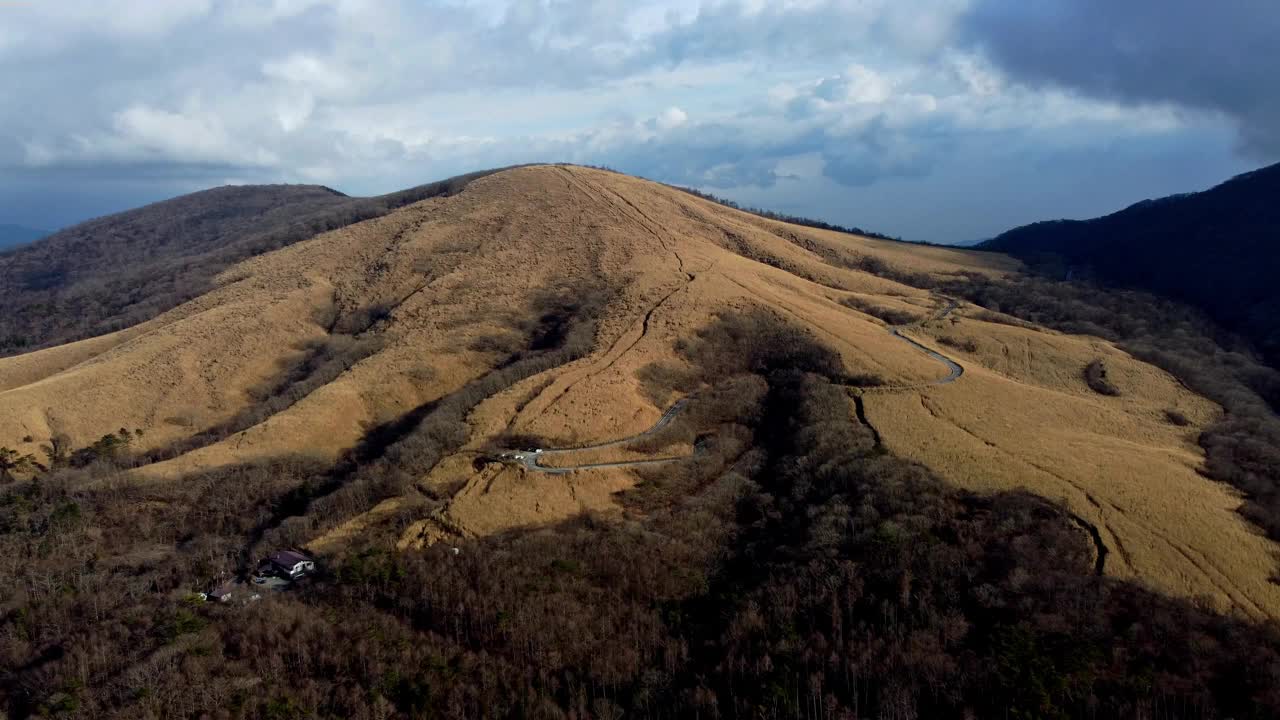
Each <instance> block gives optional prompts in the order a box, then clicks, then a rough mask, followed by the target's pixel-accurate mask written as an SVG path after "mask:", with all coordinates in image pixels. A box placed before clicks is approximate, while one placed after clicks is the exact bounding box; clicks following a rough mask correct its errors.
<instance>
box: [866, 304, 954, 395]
mask: <svg viewBox="0 0 1280 720" xmlns="http://www.w3.org/2000/svg"><path fill="white" fill-rule="evenodd" d="M958 307H960V303H959V302H957V301H956V300H952V299H950V298H948V299H947V306H946V307H944V308H943V309H942V310H941V311H939V312H936V313H934V314H933V315H930V316H929V317H928V318H926V319H924V320H921V321H920V322H914V323H910V324H907V325H890V326H889V333H890V334H892V335H893V336H894V337H896V338H898V339H899V340H901V341H903V342H906V343H910V344H911V345H912V346H914V347H915V348H916V349H918V350H921V351H923V352H924V353H925V354H926V355H928V356H929V357H931V358H933V359H934V360H937V361H938V362H940V363H942V364H943V365H946V366H947V370H948V373H947V376H946V377H944V378H942V379H941V380H933V381H930V382H927V383H923V384H922V385H912V386H911V387H912V388H915V387H926V386H929V385H947V384H949V383H953V382H955V381H956V380H959V379H960V376H961V375H964V367H962V366H961V365H960V363H958V362H956V361H955V360H952V359H951V358H949V357H947V356H946V355H943V354H942V353H940V352H938V351H937V350H934V349H932V348H928V347H925V346H924V345H921V344H920V343H918V342H916V341H915V340H913V339H911V338H909V337H907V336H906V335H903V334H902V331H903V330H909V329H911V328H914V327H920V326H921V325H924V324H925V323H927V322H931V321H933V320H941V319H943V318H945V317H946V316H948V315H950V314H951V312H952V311H953V310H955V309H956V308H958ZM884 389H886V390H906V389H909V388H906V387H900V388H884Z"/></svg>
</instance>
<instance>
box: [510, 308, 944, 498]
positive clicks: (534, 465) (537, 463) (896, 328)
mask: <svg viewBox="0 0 1280 720" xmlns="http://www.w3.org/2000/svg"><path fill="white" fill-rule="evenodd" d="M959 306H960V303H959V302H957V301H956V300H952V299H950V298H947V305H946V307H944V308H943V309H942V310H940V311H938V312H936V313H934V314H932V315H930V316H929V317H928V318H926V319H924V320H921V321H919V322H914V323H910V324H907V325H890V326H889V332H890V334H892V335H893V336H894V337H896V338H898V339H899V340H901V341H903V342H905V343H908V344H910V345H911V346H912V347H915V348H916V349H918V350H920V351H921V352H924V353H925V354H927V355H928V356H929V357H931V358H933V359H935V360H937V361H938V362H940V363H942V364H943V365H946V366H947V370H948V373H947V376H946V377H944V378H941V379H939V380H932V381H930V382H927V383H920V384H917V385H902V386H892V387H888V386H886V387H879V388H866V390H867V391H873V392H901V391H906V390H913V389H916V388H921V387H930V386H933V385H946V384H948V383H953V382H955V381H956V380H959V379H960V376H961V375H964V367H962V366H961V365H960V363H958V362H956V361H955V360H952V359H951V358H949V357H947V356H946V355H943V354H942V353H940V352H938V351H937V350H934V349H932V348H928V347H925V346H924V345H922V344H920V343H919V342H917V341H915V340H913V339H912V338H910V337H907V336H906V335H904V334H903V333H902V331H903V330H909V329H911V328H915V327H919V326H921V325H924V324H925V323H926V322H930V321H933V320H941V319H942V318H945V317H946V316H948V315H950V314H951V312H952V311H953V310H955V309H956V308H957V307H959ZM688 403H689V398H682V399H680V400H678V401H676V403H675V404H674V405H672V406H671V407H669V408H667V411H666V412H664V413H663V414H662V417H660V418H658V422H656V423H654V424H653V427H651V428H649V429H648V430H645V431H644V432H642V433H639V434H638V435H632V436H630V437H625V438H619V439H617V440H608V441H605V442H600V443H595V444H593V445H579V446H578V447H568V448H543V449H542V451H541V452H534V451H532V450H508V451H505V452H503V453H502V457H503V459H504V460H509V461H514V462H516V463H519V464H520V465H523V466H524V468H525V469H526V470H529V471H531V472H542V473H548V474H550V475H564V474H567V473H571V472H573V471H575V470H591V469H597V468H619V467H637V466H643V465H658V464H662V463H669V462H675V461H677V460H686V459H688V458H690V457H692V455H682V456H679V457H664V458H653V459H649V460H626V461H621V462H609V463H588V464H585V465H569V466H563V467H547V466H546V465H543V464H542V462H541V460H542V459H543V458H547V457H551V456H553V455H563V454H566V453H573V452H582V451H584V450H600V449H603V448H611V447H619V446H622V445H626V444H628V443H632V442H635V441H636V440H640V439H643V438H646V437H648V436H650V435H653V434H654V433H656V432H658V431H659V430H661V429H663V428H664V427H666V426H667V425H670V424H671V421H672V420H674V419H675V417H676V415H678V414H680V411H681V410H683V409H684V408H685V406H686V405H687V404H688ZM694 454H696V451H695V453H694Z"/></svg>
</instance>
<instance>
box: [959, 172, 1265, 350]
mask: <svg viewBox="0 0 1280 720" xmlns="http://www.w3.org/2000/svg"><path fill="white" fill-rule="evenodd" d="M979 247H981V248H982V249H986V250H998V251H1000V252H1005V253H1010V254H1012V255H1015V256H1018V257H1020V258H1022V259H1023V260H1026V261H1028V262H1029V263H1031V264H1032V265H1033V266H1035V267H1038V268H1040V269H1042V270H1047V271H1049V272H1051V273H1053V274H1059V275H1061V274H1066V273H1070V274H1071V275H1073V276H1074V277H1091V278H1094V279H1096V280H1098V281H1101V282H1105V283H1109V284H1113V285H1120V286H1125V287H1132V288H1137V289H1142V290H1148V291H1151V292H1155V293H1159V294H1161V295H1165V296H1168V297H1171V298H1174V299H1177V300H1182V301H1184V302H1188V303H1191V304H1193V305H1195V306H1197V307H1199V308H1201V309H1202V310H1204V311H1205V312H1206V313H1208V314H1209V315H1210V316H1211V317H1213V318H1214V319H1215V320H1217V321H1218V322H1219V323H1221V324H1222V325H1224V326H1226V327H1227V328H1229V329H1231V330H1233V331H1235V332H1237V333H1239V334H1241V335H1243V336H1245V337H1246V338H1248V339H1249V340H1251V341H1252V342H1253V343H1255V344H1256V346H1257V347H1258V348H1259V349H1260V350H1261V351H1262V352H1263V354H1264V355H1265V356H1266V358H1267V359H1268V361H1269V362H1270V363H1271V364H1272V365H1280V293H1278V292H1276V278H1277V277H1280V164H1276V165H1271V166H1269V167H1265V168H1262V169H1260V170H1256V171H1254V172H1250V173H1246V174H1243V175H1239V176H1237V177H1234V178H1232V179H1230V180H1228V181H1227V182H1224V183H1222V184H1221V185H1218V186H1217V187H1214V188H1212V189H1210V190H1206V191H1203V192H1197V193H1189V194H1183V195H1173V196H1170V197H1166V198H1160V199H1158V200H1144V201H1142V202H1140V203H1137V204H1135V205H1132V206H1130V207H1128V208H1125V209H1124V210H1121V211H1119V212H1116V213H1113V214H1111V215H1107V216H1106V217H1101V218H1095V219H1093V220H1082V221H1076V220H1056V221H1049V222H1038V223H1034V224H1032V225H1026V226H1023V227H1020V228H1016V229H1014V230H1010V231H1008V232H1006V233H1004V234H1002V235H1000V236H998V237H996V238H994V239H993V240H990V241H987V242H985V243H983V244H982V245H980V246H979Z"/></svg>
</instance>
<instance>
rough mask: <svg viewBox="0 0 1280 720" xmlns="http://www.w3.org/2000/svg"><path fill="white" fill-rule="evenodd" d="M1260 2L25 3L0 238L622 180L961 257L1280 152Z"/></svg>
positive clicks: (0, 22) (1, 39) (7, 32)
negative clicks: (460, 176)
mask: <svg viewBox="0 0 1280 720" xmlns="http://www.w3.org/2000/svg"><path fill="white" fill-rule="evenodd" d="M1278 33H1280V5H1276V4H1274V3H1263V2H1256V1H1252V0H1227V1H1225V2H1221V3H1213V4H1210V3H1203V2H1199V1H1198V0H1160V1H1157V0H1134V1H1133V2H1129V3H1125V4H1123V6H1120V5H1117V4H1115V3H1109V2H1104V1H1103V0H1042V1H1040V2H1035V3H1028V2H1024V1H1015V0H918V1H917V2H912V3H910V4H907V3H900V2H891V1H890V0H865V1H856V0H805V1H800V0H796V1H787V2H770V1H768V0H716V1H704V2H699V3H695V2H673V1H669V0H660V1H658V2H642V3H636V2H621V1H620V0H609V1H607V2H588V1H586V0H556V1H548V0H527V1H520V0H517V1H514V2H508V1H499V0H484V1H482V2H465V3H464V2H425V3H415V2H409V1H408V0H405V1H402V2H398V1H394V0H388V1H382V2H373V1H365V0H274V1H272V2H253V1H250V0H169V1H167V2H164V3H160V2H141V1H137V2H129V3H124V2H93V3H90V2H87V1H85V2H82V1H78V0H77V1H72V0H64V1H61V2H56V3H52V2H51V3H40V2H30V3H8V4H5V5H4V6H3V7H0V74H3V76H4V77H5V80H6V84H5V89H6V92H5V97H6V98H7V100H8V102H5V103H0V127H3V128H4V132H3V133H0V223H14V224H21V225H27V226H33V227H62V226H66V225H69V224H73V223H75V222H78V221H81V220H84V219H87V218H89V217H93V216H97V215H101V214H105V213H109V212H115V211H119V210H123V209H126V208H129V207H134V206H137V205H140V204H143V203H146V202H150V201H153V200H157V199H162V198H165V197H170V196H173V195H177V194H182V193H186V192H191V191H194V190H198V189H203V188H206V187H210V186H214V185H220V184H226V183H266V182H301V183H320V184H325V185H329V186H331V187H334V188H337V189H339V190H342V191H343V192H346V193H349V194H359V195H366V194H377V193H383V192H388V191H392V190H396V189H400V188H403V187H407V186H411V185H415V184H420V183H423V182H428V181H430V180H434V179H439V178H443V177H446V176H449V175H453V174H457V173H460V172H466V171H470V170H474V169H479V168H485V167H493V166H500V165H508V164H514V163H522V162H537V161H567V162H576V163H583V164H598V165H606V166H609V167H613V168H615V169H618V170H621V171H623V172H627V173H632V174H637V175H642V176H645V177H649V178H653V179H656V180H661V181H665V182H671V183H677V184H682V185H689V186H695V187H698V188H701V189H704V190H707V191H710V192H714V193H716V194H718V195H722V196H726V197H729V198H732V199H735V200H738V201H739V202H743V203H746V204H751V205H758V206H763V207H768V208H771V209H776V210H780V211H784V212H790V213H794V214H801V215H806V216H811V217H816V218H821V219H825V220H828V221H831V222H838V223H843V224H852V225H859V226H862V227H865V228H868V229H871V230H876V231H879V232H885V233H889V234H894V235H900V236H903V237H906V238H910V239H919V240H929V241H935V242H960V241H969V240H976V239H981V238H985V237H989V236H992V235H994V234H996V233H998V232H1000V231H1002V230H1004V229H1007V228H1009V227H1011V226H1014V225H1018V224H1022V223H1026V222H1030V221H1034V220H1040V219H1046V218H1052V217H1088V216H1093V215H1098V214H1102V213H1106V212H1109V211H1112V210H1115V209H1117V208H1119V207H1121V206H1123V205H1126V204H1128V203H1131V202H1134V201H1137V200H1141V199H1143V198H1147V197H1156V196H1161V195H1167V194H1171V193H1175V192H1185V191H1191V190H1198V189H1202V188H1205V187H1208V186H1211V185H1213V184H1216V183H1217V182H1220V181H1222V180H1224V179H1226V178H1227V177H1229V176H1231V175H1234V174H1237V173H1239V172H1243V171H1247V170H1250V169H1253V168H1255V167H1258V166H1260V165H1264V164H1268V163H1271V162H1275V161H1276V160H1277V159H1280V93H1277V90H1276V88H1275V85H1274V80H1273V78H1272V77H1271V76H1270V73H1271V71H1272V70H1273V69H1274V68H1275V67H1280V45H1277V44H1276V43H1275V42H1274V40H1273V39H1274V37H1276V35H1277V34H1278Z"/></svg>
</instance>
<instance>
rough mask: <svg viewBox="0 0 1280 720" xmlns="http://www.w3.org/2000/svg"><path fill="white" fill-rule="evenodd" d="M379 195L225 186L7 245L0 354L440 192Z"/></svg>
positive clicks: (92, 330)
mask: <svg viewBox="0 0 1280 720" xmlns="http://www.w3.org/2000/svg"><path fill="white" fill-rule="evenodd" d="M471 178H472V176H464V177H458V178H451V179H449V180H445V181H441V182H438V183H432V184H429V185H423V186H419V187H415V188H411V189H409V190H404V191H401V192H397V193H392V194H389V195H384V196H381V197H374V198H352V197H347V196H346V195H343V194H342V193H339V192H337V191H335V190H331V189H329V188H326V187H320V186H314V185H244V186H228V187H221V188H215V189H212V190H205V191H202V192H197V193H192V194H190V195H184V196H182V197H178V198H174V199H172V200H166V201H163V202H158V203H154V204H152V205H148V206H146V207H143V208H139V209H137V210H130V211H128V212H123V213H119V214H116V215H110V216H107V217H103V218H99V219H96V220H90V221H88V222H85V223H81V224H79V225H75V226H73V227H70V228H66V229H64V230H61V231H59V232H57V233H54V234H53V235H50V236H48V237H46V238H44V239H42V240H40V241H39V242H35V243H32V244H30V245H26V246H23V247H18V248H14V249H11V250H9V251H8V252H4V253H0V305H2V306H3V307H4V308H5V310H6V312H5V313H4V315H3V316H0V355H4V354H11V353H14V352H22V351H29V350H32V349H36V348H41V347H48V346H50V345H57V344H60V343H66V342H70V341H74V340H80V339H83V338H88V337H94V336H98V335H103V334H106V333H110V332H114V331H117V330H121V329H124V328H127V327H129V326H132V325H136V324H137V323H140V322H143V321H146V320H149V319H151V318H153V317H155V316H156V315H158V314H160V313H162V312H164V311H166V310H169V309H171V308H173V307H175V306H177V305H179V304H181V303H183V302H186V301H187V300H191V299H192V298H195V297H198V296H200V295H201V294H203V293H205V292H208V291H209V290H211V289H212V287H213V278H214V277H215V276H216V275H217V274H218V273H219V272H221V271H222V270H224V269H226V268H227V267H229V266H231V265H232V264H234V263H236V262H239V261H241V260H244V259H245V258H248V257H252V256H254V255H259V254H262V253H264V252H268V251H270V250H275V249H277V248H281V247H285V246H287V245H290V244H292V243H295V242H299V241H301V240H305V239H307V238H310V237H313V236H314V235H316V234H318V233H321V232H324V231H327V230H333V229H335V228H340V227H344V226H346V225H349V224H351V223H354V222H358V221H360V220H365V219H368V218H372V217H377V216H379V215H382V214H385V213H387V212H390V211H391V210H393V209H395V208H398V207H401V206H403V205H406V204H408V203H411V202H416V201H418V200H422V199H424V198H428V197H433V196H436V195H440V194H449V193H453V192H457V191H458V190H460V189H461V188H462V187H465V186H466V183H467V182H468V181H469V180H470V179H471Z"/></svg>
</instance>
